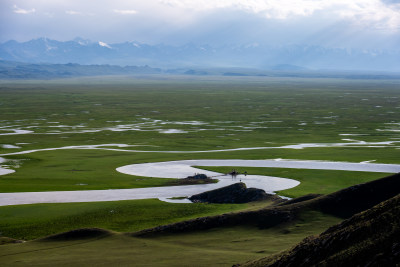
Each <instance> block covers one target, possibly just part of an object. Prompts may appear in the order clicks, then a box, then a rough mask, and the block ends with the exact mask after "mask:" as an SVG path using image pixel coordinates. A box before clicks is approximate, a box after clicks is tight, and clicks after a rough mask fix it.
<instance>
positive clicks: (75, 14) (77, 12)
mask: <svg viewBox="0 0 400 267" xmlns="http://www.w3.org/2000/svg"><path fill="white" fill-rule="evenodd" d="M65 14H67V15H71V16H94V14H93V13H85V12H80V11H75V10H67V11H65Z"/></svg>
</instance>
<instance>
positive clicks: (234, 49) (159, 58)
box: [0, 38, 400, 72]
mask: <svg viewBox="0 0 400 267" xmlns="http://www.w3.org/2000/svg"><path fill="white" fill-rule="evenodd" d="M0 59H1V60H7V61H17V62H25V63H52V64H67V63H76V64H84V65H90V64H113V65H120V66H126V65H136V66H138V65H150V66H156V67H162V68H187V67H192V68H201V67H203V68H205V67H206V68H208V67H211V68H215V67H241V68H258V69H264V70H265V69H269V70H279V71H282V70H289V71H293V70H296V71H297V70H303V69H305V68H306V69H328V70H364V71H365V70H381V71H394V72H397V71H400V49H397V50H350V49H342V48H327V47H321V46H307V45H287V46H268V45H258V44H252V45H225V46H218V47H213V46H210V45H196V44H187V45H183V46H170V45H163V44H159V45H148V44H142V43H138V42H124V43H115V44H108V43H106V42H102V41H98V42H92V41H90V40H85V39H81V38H76V39H74V40H72V41H66V42H60V41H55V40H51V39H47V38H39V39H34V40H31V41H28V42H23V43H19V42H16V41H8V42H5V43H2V44H0Z"/></svg>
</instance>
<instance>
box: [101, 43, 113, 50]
mask: <svg viewBox="0 0 400 267" xmlns="http://www.w3.org/2000/svg"><path fill="white" fill-rule="evenodd" d="M99 45H100V46H102V47H107V48H110V49H111V46H109V45H108V44H106V43H104V42H99Z"/></svg>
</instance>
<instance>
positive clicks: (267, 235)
mask: <svg viewBox="0 0 400 267" xmlns="http://www.w3.org/2000/svg"><path fill="white" fill-rule="evenodd" d="M399 178H400V175H399V174H396V175H392V176H389V177H385V178H382V179H379V180H375V181H373V182H369V183H364V184H360V185H357V186H352V187H349V188H346V189H343V190H340V191H337V192H335V193H332V194H329V195H325V196H319V195H307V196H304V197H301V198H298V199H293V200H291V201H287V202H285V203H282V204H275V205H273V206H268V205H271V202H269V203H264V202H262V203H258V204H257V205H256V206H254V208H252V209H251V210H244V211H241V212H235V213H229V214H224V215H218V216H208V217H202V218H197V219H193V220H187V221H183V222H179V223H174V224H170V225H165V226H159V227H155V228H151V229H148V230H145V231H140V232H136V233H117V232H111V231H108V230H102V229H99V228H86V229H77V230H73V231H69V232H65V233H62V234H56V235H52V236H49V237H47V238H42V239H38V240H35V241H28V242H24V243H22V244H15V242H18V241H17V240H4V241H5V243H11V244H6V245H2V247H1V250H0V261H1V262H2V266H27V265H32V266H54V263H55V262H57V265H58V266H71V265H76V266H93V265H98V266H110V265H120V266H194V265H195V266H232V264H237V263H244V262H247V263H246V264H247V265H249V266H252V265H254V266H263V265H265V264H267V263H268V264H270V263H273V264H274V263H275V262H279V260H280V259H281V258H282V260H285V259H289V260H290V259H291V257H292V256H293V257H294V260H296V261H297V260H298V262H300V263H301V262H302V261H303V260H305V258H302V257H303V256H304V254H303V251H305V252H304V253H306V255H307V256H309V257H310V259H309V261H310V262H316V265H318V264H319V262H322V264H323V263H325V262H323V261H324V260H325V259H326V260H331V259H332V261H330V262H329V264H331V263H332V264H334V263H335V262H341V263H347V261H348V260H349V258H346V257H348V256H349V255H350V256H351V257H353V255H354V257H358V258H362V257H363V255H364V254H365V253H366V254H368V256H370V255H371V257H369V258H368V257H367V258H366V259H367V260H368V262H371V263H373V264H375V263H377V264H378V263H379V264H380V263H382V264H383V265H381V266H387V264H386V263H387V262H384V261H381V259H389V263H393V261H396V260H397V259H398V258H396V257H397V256H398V254H397V251H398V245H396V242H398V241H397V240H399V236H398V233H399V232H398V222H399V221H398V220H399V219H398V214H399V208H398V207H399V205H398V204H399V197H396V195H398V194H399V193H400V179H399ZM393 197H395V198H394V199H392V200H389V199H391V198H393ZM382 201H387V202H383V203H382V204H379V203H380V202H382ZM377 204H378V206H377V207H375V208H372V207H373V206H375V205H377ZM259 207H262V208H259ZM370 208H372V209H371V210H368V209H370ZM366 210H367V211H366ZM358 212H363V213H361V214H360V215H356V216H354V217H353V218H351V219H350V220H347V221H344V222H343V223H342V224H339V225H337V226H334V227H332V225H335V224H337V223H339V222H340V221H341V220H342V219H341V218H349V217H351V216H352V215H354V214H356V213H358ZM337 216H340V217H341V218H339V217H337ZM388 222H389V223H388ZM329 227H331V228H330V229H329V230H326V229H327V228H329ZM379 228H382V229H379ZM324 231H325V232H324ZM375 231H376V233H375ZM320 233H323V234H322V235H321V236H320V237H317V238H315V237H310V238H307V239H305V240H303V239H304V238H305V237H307V236H316V235H318V234H320ZM325 237H328V239H324V238H325ZM301 240H303V243H301V244H300V245H299V246H298V247H297V249H296V247H295V249H292V250H289V251H286V252H284V253H283V254H276V253H281V252H282V251H285V250H287V249H290V248H291V247H293V246H294V245H296V244H297V243H299V242H301ZM325 240H328V241H325ZM318 249H322V250H321V252H318V253H321V255H316V254H315V253H314V250H315V251H317V250H318ZM296 252H297V253H296ZM273 254H275V255H278V256H276V257H274V258H265V256H270V255H273ZM379 255H382V257H381V256H379ZM375 256H377V257H376V258H374V257H375ZM262 257H264V258H263V259H262V260H259V261H258V260H256V261H253V262H249V261H250V260H254V259H257V258H262ZM312 257H315V259H314V258H312ZM318 257H319V258H318ZM321 258H322V260H321ZM311 260H312V261H311ZM340 260H342V261H340ZM349 263H352V262H351V261H349ZM277 264H279V263H277ZM286 264H287V262H285V261H283V263H282V265H273V266H286ZM332 264H331V265H332ZM385 264H386V265H385ZM306 265H307V264H306ZM310 265H312V264H310ZM342 265H346V266H348V264H342ZM293 266H301V265H293ZM307 266H309V265H307ZM335 266H337V265H335ZM388 266H391V265H388Z"/></svg>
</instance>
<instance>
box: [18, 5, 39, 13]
mask: <svg viewBox="0 0 400 267" xmlns="http://www.w3.org/2000/svg"><path fill="white" fill-rule="evenodd" d="M13 9H14V10H13V12H14V13H17V14H30V13H35V12H36V10H35V9H34V8H32V9H29V10H28V9H23V8H19V7H18V6H17V5H14V6H13Z"/></svg>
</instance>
